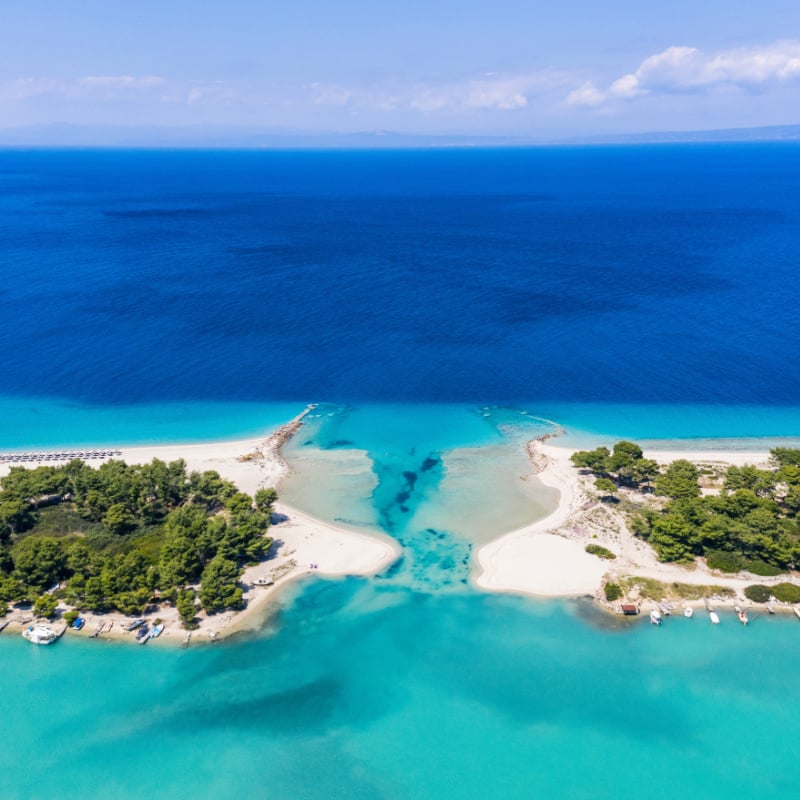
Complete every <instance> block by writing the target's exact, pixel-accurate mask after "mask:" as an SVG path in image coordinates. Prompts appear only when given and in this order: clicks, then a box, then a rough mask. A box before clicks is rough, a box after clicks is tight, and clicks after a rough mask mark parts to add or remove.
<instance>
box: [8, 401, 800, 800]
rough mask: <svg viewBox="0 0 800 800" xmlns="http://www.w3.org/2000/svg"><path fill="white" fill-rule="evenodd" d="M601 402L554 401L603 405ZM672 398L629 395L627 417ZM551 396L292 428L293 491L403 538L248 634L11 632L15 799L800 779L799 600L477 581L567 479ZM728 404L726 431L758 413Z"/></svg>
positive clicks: (723, 789) (674, 787) (216, 409)
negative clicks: (212, 638)
mask: <svg viewBox="0 0 800 800" xmlns="http://www.w3.org/2000/svg"><path fill="white" fill-rule="evenodd" d="M302 405H303V404H300V403H298V404H296V405H291V406H288V407H286V406H284V407H280V406H277V405H274V406H271V407H270V408H269V409H268V413H266V412H264V413H265V416H263V417H261V418H260V424H259V412H260V411H261V412H263V409H258V408H252V407H249V406H241V405H219V404H217V405H214V406H210V407H203V408H204V411H203V413H201V414H199V415H198V416H197V417H195V418H192V417H191V412H192V411H194V410H195V409H196V408H198V407H197V406H187V407H183V411H182V412H179V413H174V414H173V415H172V416H170V415H169V414H167V413H166V412H165V411H164V409H163V408H161V407H152V408H150V409H149V410H148V411H144V410H142V411H141V415H140V413H139V412H136V413H134V412H131V414H132V416H131V417H126V414H125V413H123V414H121V415H120V416H115V412H112V411H106V412H104V413H107V414H108V415H109V417H108V418H114V419H116V420H117V425H116V427H112V428H111V429H110V430H109V431H107V432H106V436H108V438H107V439H104V440H103V441H108V442H109V443H111V442H112V441H115V442H123V441H124V440H125V439H126V435H128V434H130V433H131V432H133V431H134V430H135V429H136V427H135V424H134V423H135V422H136V421H137V420H138V421H142V420H144V419H150V420H155V421H156V422H157V425H156V428H157V430H158V431H159V433H158V435H157V436H154V435H153V434H152V433H149V432H148V433H147V434H146V435H145V436H144V437H143V438H147V436H153V438H154V439H160V438H162V436H163V439H165V440H166V439H169V438H185V439H186V440H187V441H193V440H202V439H206V438H214V437H215V436H219V435H224V436H229V437H235V436H238V435H245V434H246V435H249V434H250V433H255V432H264V431H265V430H268V429H270V428H273V427H276V426H277V425H278V424H280V423H281V422H283V421H285V420H286V419H287V418H289V417H290V416H293V415H294V414H295V413H297V411H299V410H300V409H301V408H302ZM556 410H557V409H556ZM552 411H553V409H549V410H548V413H549V412H552ZM589 411H590V409H589V408H588V407H581V408H572V409H571V414H572V416H570V415H569V414H568V413H567V412H566V411H565V410H564V409H562V413H563V415H564V416H563V417H562V418H561V419H559V418H558V417H556V420H557V422H559V423H560V422H562V421H563V422H565V423H568V425H576V424H577V423H581V424H584V426H585V427H586V428H589V429H591V428H590V426H589V425H586V421H588V416H589ZM652 411H653V409H652V408H650V409H640V410H639V416H637V414H636V413H634V412H631V410H630V409H626V410H625V412H624V413H619V414H618V416H617V419H619V420H620V422H621V424H622V425H624V424H626V421H627V424H628V425H630V427H629V428H627V429H625V430H624V431H623V433H627V432H628V431H629V430H630V431H633V430H635V425H636V424H639V421H640V420H647V419H650V420H651V421H652V419H653V418H652V416H649V415H651V414H652ZM542 413H543V412H542V411H540V410H539V409H530V410H526V409H519V408H516V409H515V408H493V407H487V408H478V407H469V406H464V405H452V406H444V405H438V406H406V407H403V406H363V407H362V406H335V405H322V406H320V407H318V408H317V409H316V410H315V411H314V413H313V414H312V415H311V416H310V418H309V419H308V422H307V424H306V426H305V427H304V428H303V429H302V430H301V432H300V433H299V434H298V436H296V437H295V438H294V439H293V440H292V442H291V444H290V445H289V447H287V449H286V454H287V457H288V458H289V460H290V463H291V464H292V465H293V467H294V468H295V474H294V477H293V478H292V480H290V481H289V482H288V483H287V484H286V486H285V487H284V490H283V495H284V497H286V498H287V499H289V500H291V501H293V502H296V503H298V504H299V505H301V506H302V507H304V508H307V509H308V510H310V511H313V512H314V513H317V514H319V515H320V516H323V517H328V518H331V519H336V520H338V521H341V522H344V524H349V525H353V526H355V527H359V528H366V529H374V530H381V531H382V532H384V533H388V534H389V535H392V536H394V537H395V538H396V539H397V540H398V541H400V542H401V543H402V545H403V548H404V550H403V557H402V558H401V559H400V560H399V561H398V562H397V563H396V564H394V565H393V566H392V567H390V568H389V569H388V570H387V571H386V572H385V573H384V574H381V575H378V576H376V577H375V578H372V579H346V580H339V581H328V580H321V579H317V578H313V579H307V580H305V581H304V582H303V583H302V584H299V585H296V586H294V587H293V588H292V589H290V590H289V591H288V592H287V593H286V594H284V595H283V596H282V597H281V598H280V599H279V601H278V603H277V606H276V610H275V611H276V613H275V614H274V615H273V616H272V617H270V619H269V620H268V621H266V622H265V627H264V629H263V631H262V632H261V634H260V635H259V636H257V637H255V638H251V639H249V640H248V639H239V640H238V641H237V640H233V641H229V642H226V643H224V644H219V645H213V646H211V645H206V646H202V645H198V646H193V647H192V648H190V649H189V650H178V649H171V648H169V647H165V646H158V645H156V646H149V647H147V648H139V647H136V648H134V647H127V646H124V645H119V644H114V643H111V642H105V641H102V640H100V641H80V642H76V641H71V640H68V639H67V640H63V641H61V642H59V643H58V645H57V646H55V647H52V648H34V647H32V646H30V645H28V644H27V643H26V642H24V641H23V640H22V638H21V637H17V636H13V637H12V636H9V635H7V634H3V635H0V663H2V666H3V675H4V691H3V693H0V718H2V720H3V723H4V734H5V737H4V742H5V744H4V747H3V748H0V776H2V777H0V797H3V798H10V799H11V798H19V799H20V800H23V799H24V800H32V799H35V798H48V800H49V798H51V797H54V796H55V797H60V798H66V799H68V800H69V799H70V798H86V799H89V798H108V797H115V798H122V799H123V800H124V798H140V797H143V796H152V797H159V798H162V797H163V798H187V800H188V798H192V799H193V800H197V798H239V797H241V796H251V797H258V798H272V799H274V800H284V798H285V800H296V799H297V798H303V800H306V799H307V800H315V799H316V798H331V797H337V798H338V797H347V798H354V799H355V800H360V799H361V798H364V800H394V799H395V798H397V800H401V799H402V800H408V798H412V799H414V800H416V799H417V798H419V799H420V800H427V799H428V798H431V800H433V799H434V798H453V799H454V800H461V799H462V798H463V800H473V799H475V800H478V799H480V800H484V799H485V798H486V797H503V798H526V799H527V798H531V797H540V796H544V797H551V798H569V799H570V800H572V799H573V798H578V799H579V800H580V798H592V799H593V800H594V799H595V798H600V799H601V800H602V799H603V798H609V800H611V798H614V799H615V800H616V798H619V797H621V796H633V795H637V796H638V795H641V794H643V793H646V795H647V796H648V797H651V798H656V800H659V798H664V800H667V798H670V800H671V798H674V797H676V796H680V797H682V798H688V799H689V800H692V799H693V798H698V800H700V798H702V799H703V800H715V798H726V800H729V798H731V797H738V796H747V795H756V794H757V795H758V796H760V797H779V796H790V794H791V792H792V790H793V786H794V781H795V775H794V773H795V768H794V758H793V756H794V752H795V747H794V741H795V740H796V738H797V736H798V735H800V720H798V717H797V715H796V714H795V713H794V707H795V705H796V703H797V701H798V699H800V697H798V695H800V689H798V688H797V683H796V679H795V676H796V673H797V670H798V668H800V655H799V654H798V653H799V652H800V651H798V648H797V637H799V636H800V626H798V624H797V622H796V620H794V619H791V620H790V619H773V618H769V617H766V616H761V617H756V618H754V619H753V620H752V622H751V625H750V626H749V627H748V629H746V630H744V629H742V628H741V626H740V625H739V624H738V623H737V622H736V621H735V619H734V618H733V617H732V615H731V616H727V617H726V616H724V617H723V624H722V625H720V626H719V627H712V626H711V625H709V624H708V622H707V621H706V619H705V617H704V616H703V615H697V616H696V618H695V619H693V620H691V621H686V620H684V619H682V618H681V619H670V620H667V622H666V624H665V625H664V626H663V627H662V628H661V629H653V628H652V627H651V626H649V625H647V624H646V623H645V622H644V621H641V620H637V621H635V622H634V623H632V624H628V623H627V622H626V621H622V620H617V619H610V618H608V617H606V616H604V615H600V614H599V613H598V612H596V611H595V610H594V609H593V608H592V607H591V606H590V605H588V604H587V603H585V602H582V601H572V602H544V601H534V600H529V599H524V598H514V597H500V596H489V595H483V594H481V593H479V592H476V591H475V590H474V589H473V588H471V586H470V585H469V583H468V578H469V573H470V570H471V558H472V554H473V551H474V547H475V546H477V545H478V544H479V543H480V542H481V541H483V540H485V538H490V537H491V535H494V534H496V533H499V532H501V531H502V530H503V529H509V528H510V527H516V524H517V523H519V524H522V523H523V522H525V521H529V520H531V519H534V518H536V517H537V516H540V515H541V514H543V513H546V511H547V509H548V508H549V507H551V505H552V502H553V501H554V499H555V498H554V497H552V496H548V495H547V493H545V492H542V491H541V490H540V489H537V488H536V486H535V484H533V485H532V486H531V485H529V484H526V483H525V482H524V481H522V480H520V479H521V478H522V477H523V476H524V475H525V474H526V472H527V462H526V459H525V455H524V449H523V444H524V442H525V441H526V440H528V439H530V438H531V437H532V436H536V435H540V434H542V433H545V432H550V431H552V430H554V429H555V428H554V425H553V424H552V423H550V422H548V421H547V420H546V419H543V418H541V417H540V416H538V414H542ZM703 413H705V412H702V411H701V410H698V415H699V416H697V417H693V416H692V413H690V411H687V410H686V409H684V410H683V414H682V416H681V415H677V414H672V415H670V414H667V415H665V416H663V417H662V419H663V420H665V421H666V422H665V423H664V425H663V427H662V428H657V427H656V426H653V428H651V430H656V431H657V432H659V433H663V434H664V435H670V436H671V435H675V434H676V433H677V434H678V435H680V434H681V433H683V434H685V435H687V436H692V435H693V433H694V431H695V430H696V429H699V425H700V423H701V421H702V419H703V417H702V414H703ZM59 414H60V416H59V419H60V421H61V424H62V425H64V428H63V430H64V437H65V438H64V439H63V440H62V441H61V442H60V443H63V444H66V443H69V442H71V441H75V442H86V441H95V440H93V439H86V438H84V437H86V436H89V435H91V434H92V427H91V425H90V424H89V422H88V420H89V419H90V417H91V414H90V413H89V412H88V410H87V409H85V408H82V407H79V406H76V407H74V408H70V407H69V406H61V408H60V411H59ZM71 414H74V416H70V415H71ZM281 414H283V416H282V417H281V416H280V415H281ZM584 414H585V415H586V416H582V415H584ZM270 415H271V416H270ZM34 416H35V415H34ZM33 418H34V417H33V416H32V417H26V416H25V415H21V416H19V417H18V418H17V419H18V421H19V422H20V424H19V425H18V426H17V427H16V428H15V430H13V431H10V430H8V429H7V430H6V437H7V440H6V441H7V446H20V447H27V446H31V445H32V444H36V443H37V441H38V440H34V441H31V440H30V438H27V437H28V436H29V431H26V429H25V425H27V424H29V423H28V422H27V421H26V420H27V419H33ZM95 418H96V419H97V417H95ZM607 419H608V418H604V419H603V421H602V422H601V423H600V424H601V425H602V424H607ZM679 419H683V422H684V427H683V428H681V427H680V426H679V425H677V420H679ZM73 420H74V423H73ZM729 420H730V423H731V424H730V425H729V426H728V427H725V425H721V426H720V429H719V430H720V431H722V432H724V433H726V434H728V435H731V436H736V435H746V434H747V433H748V432H754V431H755V429H747V427H746V425H744V424H743V423H742V420H741V417H740V416H737V415H735V414H733V413H732V414H731V415H730V417H729ZM734 422H737V424H736V425H734V424H733V423H734ZM65 423H69V424H65ZM667 423H668V424H667ZM82 425H83V426H84V427H81V426H82ZM695 426H696V427H695ZM156 428H150V429H149V431H152V430H154V429H156ZM568 430H569V433H568V436H570V435H571V436H572V437H573V441H576V440H578V441H585V442H591V441H594V438H593V437H594V434H592V433H585V432H584V431H580V430H579V429H577V428H573V427H569V428H568ZM575 430H579V432H578V433H577V434H576V433H572V432H573V431H575ZM595 430H596V429H595ZM611 430H613V431H614V433H616V432H617V429H616V428H612V429H611ZM767 430H768V428H764V429H759V430H758V431H755V432H763V433H764V434H765V435H767V433H766V431H767ZM179 431H180V432H181V433H180V435H178V432H179ZM631 435H632V434H631ZM651 435H652V434H651ZM72 436H75V438H74V439H72V438H69V437H72ZM601 437H602V434H601ZM136 438H137V439H139V437H138V436H137V437H136ZM609 438H613V437H609V436H608V435H606V436H605V439H606V440H608V439H609ZM562 441H564V440H562ZM567 441H568V442H569V439H567ZM42 444H44V441H42ZM761 444H763V441H762V442H761Z"/></svg>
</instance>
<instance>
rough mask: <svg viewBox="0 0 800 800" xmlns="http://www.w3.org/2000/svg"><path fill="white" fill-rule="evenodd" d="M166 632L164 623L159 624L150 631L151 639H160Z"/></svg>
mask: <svg viewBox="0 0 800 800" xmlns="http://www.w3.org/2000/svg"><path fill="white" fill-rule="evenodd" d="M163 632H164V623H163V622H159V623H158V625H153V627H152V628H151V629H150V638H151V639H158V637H159V636H161V634H162V633H163Z"/></svg>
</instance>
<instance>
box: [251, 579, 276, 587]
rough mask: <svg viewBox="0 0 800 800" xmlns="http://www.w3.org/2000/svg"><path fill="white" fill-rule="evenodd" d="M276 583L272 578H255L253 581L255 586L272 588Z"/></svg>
mask: <svg viewBox="0 0 800 800" xmlns="http://www.w3.org/2000/svg"><path fill="white" fill-rule="evenodd" d="M273 583H275V581H274V580H272V578H255V579H254V580H253V586H272V584H273Z"/></svg>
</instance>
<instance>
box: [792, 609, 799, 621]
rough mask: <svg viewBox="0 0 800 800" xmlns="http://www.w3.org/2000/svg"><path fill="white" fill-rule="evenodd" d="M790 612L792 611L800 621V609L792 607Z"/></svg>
mask: <svg viewBox="0 0 800 800" xmlns="http://www.w3.org/2000/svg"><path fill="white" fill-rule="evenodd" d="M792 611H794V615H795V616H796V617H797V619H800V608H798V607H797V606H792Z"/></svg>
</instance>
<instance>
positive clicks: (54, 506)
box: [0, 459, 277, 628]
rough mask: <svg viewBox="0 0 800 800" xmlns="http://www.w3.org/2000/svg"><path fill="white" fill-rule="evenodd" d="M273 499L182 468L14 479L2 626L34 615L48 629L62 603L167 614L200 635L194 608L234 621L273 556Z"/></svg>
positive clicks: (155, 464) (4, 520) (1, 493)
mask: <svg viewBox="0 0 800 800" xmlns="http://www.w3.org/2000/svg"><path fill="white" fill-rule="evenodd" d="M276 499H277V494H276V492H275V490H274V489H260V490H258V491H257V492H256V493H255V497H251V496H249V495H247V494H245V493H244V492H241V491H239V490H238V489H237V487H236V486H235V485H234V484H233V483H232V482H230V481H227V480H224V479H222V478H221V477H220V475H219V474H218V473H217V472H215V471H205V472H202V473H200V472H191V473H189V472H187V468H186V464H185V462H184V461H182V460H176V461H172V462H170V463H165V462H163V461H160V460H158V459H153V461H152V462H151V463H149V464H143V465H132V466H129V465H127V464H126V463H124V462H123V461H117V460H110V461H107V462H105V463H103V464H102V465H101V466H99V467H97V468H94V467H91V466H89V465H88V464H86V463H85V462H83V461H80V460H77V459H76V460H73V461H70V462H69V463H67V464H64V465H60V466H39V467H37V468H35V469H25V468H23V467H12V468H11V470H10V472H9V474H8V475H6V476H5V477H3V478H2V479H1V480H0V615H3V614H5V613H6V612H7V610H8V604H25V603H32V604H33V610H34V612H35V613H36V614H37V615H39V616H43V617H50V616H52V615H53V614H54V613H55V612H56V607H57V605H58V603H59V601H62V602H63V603H66V604H67V605H69V606H72V608H73V609H75V610H76V611H73V612H70V613H71V614H74V615H75V616H77V610H89V611H95V612H106V611H112V610H117V611H119V612H121V613H123V614H130V615H137V614H140V613H142V612H143V611H144V610H145V608H146V607H147V606H148V605H150V604H151V603H153V602H156V603H163V602H169V603H171V604H174V605H175V606H176V607H177V610H178V612H179V614H180V617H181V620H182V622H183V624H184V626H185V627H187V628H192V627H194V626H195V615H196V614H197V612H198V604H199V607H200V608H202V609H204V610H205V611H206V612H208V613H216V612H219V611H223V610H225V609H238V608H240V607H241V606H242V589H241V587H240V586H239V585H238V580H239V577H240V575H241V573H242V570H243V568H244V566H245V565H247V564H253V563H255V562H258V561H261V560H263V559H264V558H265V557H266V556H267V554H268V552H269V550H270V548H271V546H272V539H271V538H270V537H269V535H268V531H269V526H270V516H271V511H272V506H273V503H274V502H275V501H276ZM65 616H66V615H65Z"/></svg>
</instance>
